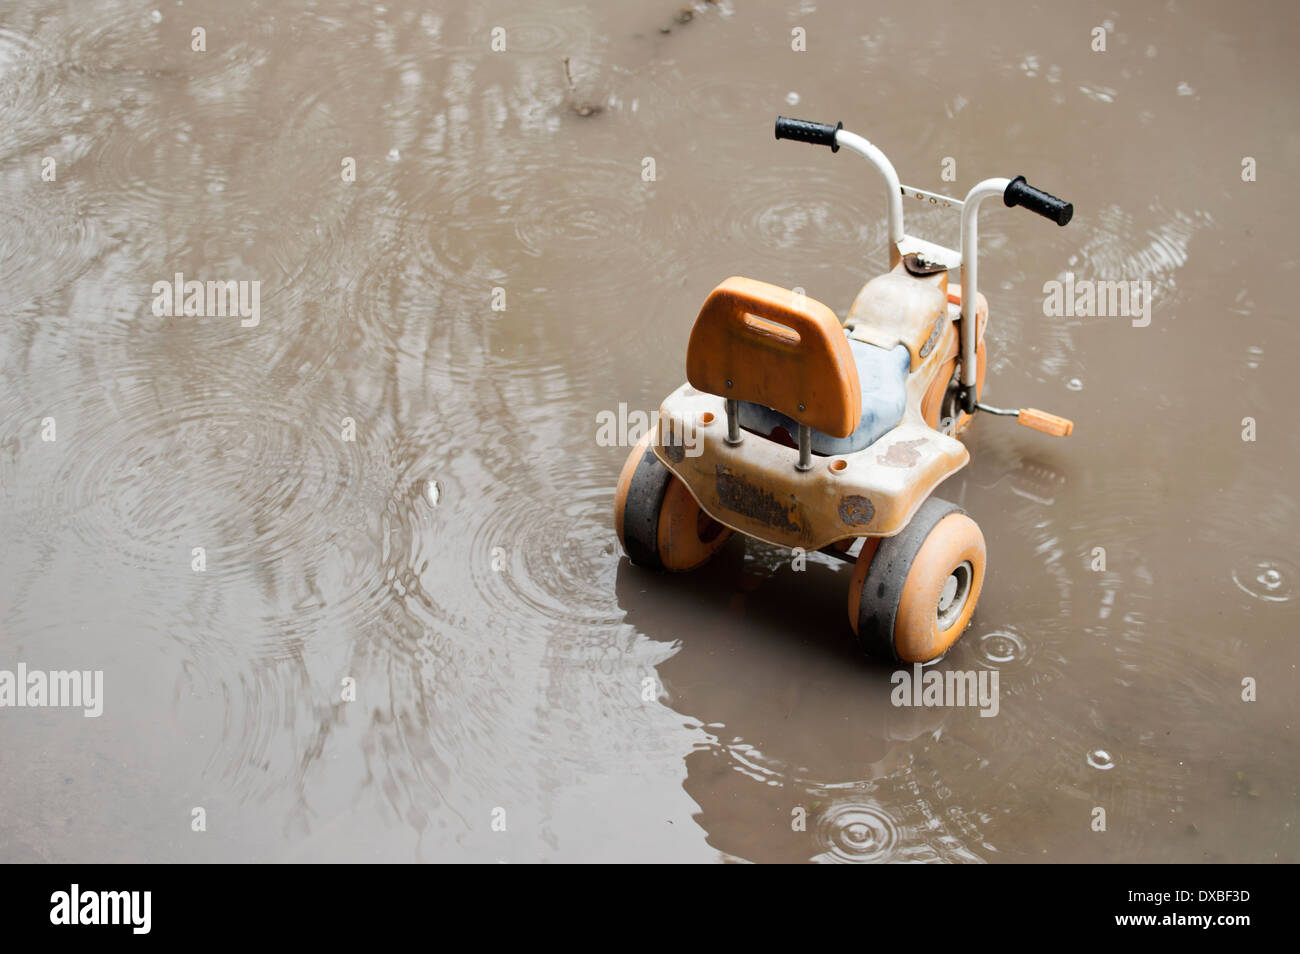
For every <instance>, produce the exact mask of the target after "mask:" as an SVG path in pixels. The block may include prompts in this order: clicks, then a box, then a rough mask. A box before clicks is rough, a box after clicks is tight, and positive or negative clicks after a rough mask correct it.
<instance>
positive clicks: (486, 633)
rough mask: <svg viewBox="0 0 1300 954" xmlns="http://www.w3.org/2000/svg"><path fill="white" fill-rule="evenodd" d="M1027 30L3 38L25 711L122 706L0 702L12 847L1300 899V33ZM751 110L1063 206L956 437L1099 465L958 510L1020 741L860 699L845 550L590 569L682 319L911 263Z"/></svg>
mask: <svg viewBox="0 0 1300 954" xmlns="http://www.w3.org/2000/svg"><path fill="white" fill-rule="evenodd" d="M1019 10H1020V8H1019V7H1017V6H1016V5H1014V4H995V5H994V6H993V7H989V6H988V5H981V6H979V7H978V8H975V7H971V8H969V9H967V8H965V7H961V6H957V7H953V6H951V5H941V4H935V3H921V4H919V5H913V6H912V7H910V8H909V9H908V11H907V12H906V14H905V15H904V14H902V13H899V12H898V11H885V12H883V13H877V12H871V11H867V10H865V9H864V8H862V6H861V5H860V4H853V3H849V2H846V0H845V2H841V0H836V2H826V0H816V2H813V0H807V2H802V3H801V2H789V3H779V4H778V3H759V4H748V3H740V2H738V0H720V2H718V3H704V2H701V3H698V4H696V5H694V6H689V7H687V8H686V11H687V12H689V14H690V15H689V16H687V15H686V13H684V12H683V8H682V6H681V4H680V3H667V4H663V5H660V6H656V5H654V4H639V5H623V4H617V5H616V4H599V3H586V4H582V3H578V4H574V3H570V2H565V3H552V2H541V3H530V4H526V5H524V4H518V3H505V2H492V3H488V4H477V5H473V6H472V7H466V8H461V7H458V6H455V5H447V4H443V5H440V6H439V5H433V6H430V5H429V4H427V3H425V4H416V3H408V2H406V0H388V2H386V3H384V4H382V5H378V6H373V7H370V6H362V5H358V4H354V3H351V2H345V0H324V2H318V3H300V2H290V3H287V4H278V5H277V6H276V8H275V12H274V15H273V16H272V15H271V14H270V13H269V12H268V11H267V10H266V9H264V8H263V7H261V6H259V5H256V4H247V3H243V2H230V0H227V2H220V3H218V2H214V0H209V2H195V0H187V2H186V3H184V4H183V5H182V4H179V3H176V2H172V0H168V2H166V3H160V4H157V5H156V6H155V5H151V4H148V3H146V4H135V3H129V2H125V0H106V2H95V3H87V4H78V5H77V6H76V9H75V10H71V9H69V8H68V7H67V6H66V5H62V4H54V3H49V2H41V0H17V2H15V3H11V4H10V5H9V7H8V9H7V11H6V13H5V15H4V18H3V22H0V129H3V130H4V146H3V149H0V179H2V181H3V187H4V194H5V202H4V205H3V208H2V209H0V317H3V323H2V325H0V373H2V384H0V533H2V534H3V538H4V540H5V546H4V548H3V551H2V552H0V554H2V555H0V670H5V671H7V672H13V671H16V669H17V667H18V665H19V664H23V665H25V666H26V667H28V669H29V670H32V671H35V670H40V671H43V672H55V671H77V672H88V673H95V672H98V673H102V699H101V700H100V702H102V714H100V715H98V716H97V717H94V718H86V717H84V716H83V714H82V712H81V711H78V710H76V709H72V708H58V707H53V706H49V705H45V706H44V707H42V706H33V707H23V708H17V707H15V708H5V709H3V710H0V804H3V805H4V806H5V810H4V812H3V813H2V814H0V859H3V860H6V861H28V860H50V861H73V860H77V861H144V860H157V861H188V860H258V861H276V860H302V861H316V860H330V861H334V860H399V861H406V860H421V861H462V860H477V861H498V860H500V861H515V862H525V861H536V860H551V861H577V860H648V861H671V860H676V861H706V862H707V861H728V860H730V861H753V862H764V861H789V862H806V861H833V862H884V861H949V862H957V861H979V862H997V861H1042V860H1047V861H1065V860H1077V861H1109V862H1120V861H1156V862H1167V861H1292V862H1294V861H1297V860H1300V824H1298V822H1300V818H1298V817H1297V816H1298V811H1297V805H1298V804H1300V801H1298V799H1297V792H1296V779H1297V778H1298V777H1300V772H1298V771H1297V769H1298V768H1300V755H1298V750H1297V746H1296V744H1295V718H1296V706H1295V701H1294V700H1295V691H1294V690H1295V680H1296V666H1297V663H1300V648H1298V646H1300V644H1298V643H1297V641H1296V633H1297V625H1298V624H1300V614H1298V613H1297V585H1300V570H1297V565H1300V564H1298V563H1297V559H1298V558H1297V556H1296V553H1297V549H1296V542H1295V541H1296V534H1297V530H1300V514H1298V512H1297V505H1296V500H1295V492H1294V485H1295V480H1294V474H1295V472H1296V470H1297V466H1298V465H1300V454H1298V453H1297V443H1296V441H1295V438H1294V427H1293V423H1292V421H1291V413H1290V407H1291V404H1292V403H1293V398H1292V395H1291V392H1290V384H1291V378H1292V377H1293V375H1292V373H1291V369H1290V365H1291V360H1292V357H1293V356H1294V355H1295V354H1296V353H1297V348H1298V347H1300V331H1298V330H1297V325H1296V323H1295V320H1294V316H1293V313H1292V312H1293V309H1292V308H1291V306H1290V304H1289V302H1284V301H1283V299H1284V298H1286V297H1287V296H1288V295H1289V294H1290V290H1291V288H1292V286H1293V285H1294V281H1293V278H1294V274H1295V271H1296V253H1295V241H1294V232H1295V228H1294V225H1293V223H1294V222H1295V221H1296V213H1297V209H1296V208H1295V206H1296V203H1297V199H1296V196H1295V190H1294V189H1293V188H1292V187H1291V186H1290V185H1289V178H1288V171H1289V170H1291V169H1294V168H1295V167H1296V163H1297V161H1298V160H1300V139H1297V137H1296V136H1295V134H1294V129H1295V128H1297V119H1300V116H1297V112H1298V111H1300V110H1298V107H1297V106H1296V103H1295V100H1294V96H1293V94H1292V90H1293V89H1294V88H1295V86H1296V69H1297V67H1296V65H1295V58H1294V51H1293V45H1294V44H1293V43H1292V38H1293V37H1294V34H1295V27H1296V26H1297V22H1296V13H1295V12H1294V10H1293V9H1292V8H1291V7H1290V6H1288V5H1286V4H1282V3H1277V4H1265V5H1263V6H1260V7H1252V8H1250V9H1249V10H1248V11H1242V10H1239V9H1228V8H1222V7H1221V6H1219V5H1216V4H1213V3H1209V2H1193V3H1178V4H1177V5H1176V11H1175V12H1170V13H1165V12H1162V11H1156V10H1152V11H1150V12H1141V13H1125V14H1123V15H1122V16H1121V15H1116V14H1115V13H1113V12H1112V11H1110V10H1109V9H1108V8H1102V7H1088V6H1087V5H1084V6H1077V7H1071V9H1070V10H1069V11H1058V12H1054V13H1052V14H1051V15H1050V18H1049V19H1048V20H1047V21H1044V20H1043V19H1042V17H1041V16H1040V17H1031V18H1025V17H1023V16H1022V15H1021V14H1020V12H1018V11H1019ZM1099 27H1100V28H1101V29H1102V31H1103V33H1104V36H1105V40H1106V49H1105V51H1098V50H1094V49H1093V46H1094V45H1095V38H1094V32H1093V31H1094V30H1095V29H1096V28H1099ZM1288 28H1289V29H1288ZM800 37H802V46H803V48H802V49H797V47H799V46H800ZM778 114H786V115H791V114H792V115H796V116H805V115H806V116H808V117H810V118H813V119H819V120H829V121H831V122H834V121H836V120H841V119H842V120H843V121H844V123H845V126H846V127H848V128H851V129H853V130H855V131H857V132H859V133H861V134H863V135H865V136H867V137H868V138H870V139H871V140H872V141H873V142H876V143H878V144H879V145H880V146H881V147H882V148H883V149H884V150H885V151H886V152H887V153H888V154H889V156H890V158H891V159H892V161H893V162H894V164H895V165H896V166H897V168H898V169H899V171H900V173H901V174H902V177H903V180H904V182H907V183H908V184H909V185H914V186H915V187H917V188H921V189H929V190H936V191H939V192H943V193H946V194H957V195H964V194H965V192H966V190H967V189H969V188H970V186H972V185H973V184H975V183H976V182H977V181H979V180H980V179H983V178H985V177H987V176H1014V175H1017V174H1024V175H1026V176H1027V178H1028V179H1029V180H1030V181H1033V182H1038V183H1041V184H1043V185H1044V186H1045V187H1047V188H1049V189H1050V190H1051V191H1054V192H1058V193H1060V194H1062V195H1065V196H1067V197H1068V198H1070V199H1071V200H1072V201H1073V202H1074V206H1075V210H1076V213H1075V218H1074V221H1073V222H1072V223H1071V224H1070V225H1069V227H1067V228H1064V229H1058V228H1056V227H1055V226H1050V225H1049V224H1048V223H1045V222H1043V221H1041V220H1039V219H1036V218H1034V217H1033V216H1029V215H1025V214H1023V213H1021V212H1019V210H1008V209H1005V208H1002V207H1001V203H989V204H988V208H987V211H986V212H985V214H984V215H983V216H982V220H981V243H982V250H983V256H982V268H981V280H982V281H981V289H982V290H983V291H984V293H985V294H986V295H987V297H988V299H989V301H990V321H989V331H988V336H989V337H988V343H989V363H988V386H987V388H986V394H987V398H986V400H988V401H990V402H991V403H993V404H996V405H999V406H1007V407H1011V406H1015V407H1031V406H1032V407H1041V408H1044V409H1047V410H1050V411H1052V412H1054V413H1058V414H1062V415H1064V416H1066V417H1069V418H1071V419H1072V420H1073V421H1074V422H1075V432H1074V434H1073V436H1071V437H1069V438H1068V439H1066V440H1064V441H1054V440H1053V439H1052V438H1048V437H1045V436H1044V435H1041V434H1036V433H1034V432H1032V431H1029V430H1027V429H1024V428H1018V427H1016V426H1015V424H1014V422H1012V421H1007V420H1001V419H997V418H994V417H992V416H989V415H985V416H982V417H980V418H978V419H977V420H976V421H975V422H974V423H973V425H972V427H971V429H970V431H969V432H968V433H967V436H966V442H967V446H968V447H969V449H970V451H971V455H972V460H971V464H970V465H969V466H968V467H967V468H966V469H964V470H962V471H960V472H959V473H958V474H956V475H955V476H953V477H951V478H950V479H949V480H948V481H947V482H946V483H945V484H944V485H943V486H942V487H941V488H940V490H939V493H940V495H941V496H943V497H945V498H946V499H949V500H952V501H954V502H955V503H957V504H959V505H960V506H961V507H963V508H964V509H965V510H966V511H967V512H969V513H970V514H971V515H972V516H973V517H974V518H975V519H976V520H977V521H978V522H979V524H980V526H981V527H982V529H983V533H984V535H985V538H986V540H987V544H988V550H989V561H990V562H989V575H988V577H987V579H986V580H985V584H984V591H983V595H982V596H981V598H980V603H979V608H978V610H977V612H976V614H975V618H974V624H973V626H972V627H971V629H970V630H969V631H968V632H967V634H966V635H965V637H964V638H963V639H962V640H961V641H960V642H959V643H958V644H957V646H956V647H955V648H954V650H953V651H952V652H951V653H950V654H949V656H948V657H946V658H945V659H944V660H943V661H942V662H941V663H939V664H938V666H937V669H938V670H939V671H941V672H946V671H951V670H960V671H971V672H994V671H995V672H996V673H997V674H998V679H997V680H996V682H995V684H996V685H997V686H998V687H999V700H998V706H997V712H996V715H995V716H993V717H988V718H986V717H982V716H981V712H980V709H979V707H978V706H942V705H941V706H926V705H917V706H898V705H895V704H893V703H892V702H891V698H890V695H891V690H892V689H893V686H892V685H891V683H890V675H891V669H890V667H887V666H884V665H881V664H877V663H873V662H871V661H868V660H866V659H864V658H862V657H861V655H860V653H859V650H858V649H857V646H856V643H855V641H854V639H853V636H852V633H851V631H850V629H849V627H848V625H847V620H846V610H845V600H846V594H847V589H848V585H849V577H850V575H851V572H852V571H851V570H850V568H849V567H846V566H844V565H843V564H842V563H839V562H837V561H834V560H831V559H829V558H825V557H822V556H820V555H813V556H811V557H809V559H808V561H807V565H806V567H805V568H803V569H801V570H796V569H795V568H794V567H793V565H792V561H791V559H790V554H789V553H787V552H785V551H781V550H778V549H776V548H773V547H768V546H765V545H763V544H760V543H756V542H754V541H745V540H742V539H741V538H739V537H736V538H734V539H733V540H732V541H731V542H730V543H729V544H728V545H727V546H726V548H725V549H724V550H723V551H722V552H721V553H720V554H719V556H718V557H717V558H715V560H714V561H713V562H712V563H711V564H709V565H708V566H707V567H705V568H703V569H702V570H700V571H698V572H697V573H693V574H690V575H685V576H672V577H667V576H662V575H659V574H655V573H651V572H647V571H644V570H642V569H640V568H638V567H635V566H633V565H631V564H629V563H628V561H627V560H626V558H625V557H624V556H623V555H622V552H621V551H620V549H619V545H618V541H617V539H616V537H615V534H614V531H613V528H612V514H611V509H612V502H613V495H614V486H615V481H616V480H617V477H618V473H619V468H620V467H621V465H622V463H623V460H624V457H625V456H626V454H627V452H628V447H627V446H626V445H627V444H628V443H629V442H634V440H635V438H632V437H631V435H630V434H628V433H627V430H628V429H627V428H623V429H621V430H620V431H619V433H620V435H621V436H620V437H619V438H618V439H617V440H613V441H610V440H601V439H598V434H599V432H600V430H601V428H600V423H599V422H600V421H601V420H602V417H603V416H607V415H609V414H619V415H621V416H620V420H625V419H630V418H629V417H628V414H626V413H624V412H625V411H626V410H627V409H631V411H632V412H636V413H637V414H639V415H642V416H644V419H648V416H649V415H650V414H651V413H652V412H654V411H655V410H656V409H657V408H658V407H659V404H660V402H661V401H662V399H663V398H664V396H665V395H667V394H668V393H669V392H671V391H672V390H673V389H674V388H676V387H677V386H678V385H679V384H680V383H681V381H682V380H683V377H684V358H685V349H686V341H687V337H688V335H689V332H690V328H691V324H692V321H693V320H694V318H695V315H696V314H697V312H698V310H699V308H700V305H701V304H702V303H703V301H704V299H705V297H706V296H707V294H708V293H709V291H710V290H711V289H712V288H713V287H714V286H715V285H716V284H718V283H719V282H720V281H722V280H723V279H724V278H726V277H727V276H729V275H747V276H751V277H754V278H758V279H761V280H763V281H767V282H771V283H774V284H778V285H782V286H785V287H790V288H796V287H797V288H801V289H804V290H805V291H806V293H807V294H808V295H809V296H811V297H813V298H816V299H818V300H820V301H823V302H825V303H827V304H828V305H829V306H830V307H831V308H832V309H833V310H835V311H836V312H837V313H838V314H840V315H841V316H842V315H844V314H845V313H846V312H847V309H848V306H849V304H850V303H851V301H852V300H853V296H854V295H855V294H856V293H857V291H858V289H859V288H860V287H861V286H862V284H863V283H864V282H865V281H866V280H868V279H869V278H871V277H873V276H874V275H876V274H878V273H880V272H881V271H883V270H884V268H885V265H886V254H887V253H886V242H887V233H886V228H885V217H884V201H883V198H884V196H883V190H882V189H881V188H880V187H879V183H878V182H877V181H876V179H875V178H874V173H873V172H872V171H871V170H870V169H869V168H867V167H866V166H865V164H863V163H862V162H861V161H860V160H858V159H856V158H854V157H847V158H846V154H845V153H840V154H838V155H832V154H831V153H830V152H829V151H827V150H824V149H816V150H814V149H812V148H809V147H806V146H801V145H797V144H793V143H786V142H776V141H774V139H773V135H772V122H773V120H774V118H775V117H776V116H777V115H778ZM1247 160H1250V162H1249V163H1247ZM949 170H955V171H954V172H953V175H954V178H951V179H949V178H945V174H946V172H947V171H949ZM1248 172H1249V173H1250V175H1247V173H1248ZM995 206H996V207H995ZM906 214H907V223H908V227H909V231H910V232H914V233H916V234H920V235H924V236H926V237H929V238H933V239H934V240H935V241H940V242H945V243H947V244H953V245H955V244H956V242H957V224H956V218H955V216H953V215H952V214H951V212H948V211H945V210H942V209H937V208H929V207H926V206H923V205H920V204H919V203H918V204H917V205H915V206H914V205H912V204H909V205H908V206H907V211H906ZM178 275H179V276H181V278H180V279H179V281H178V280H177V276H178ZM1067 279H1068V282H1069V286H1068V287H1070V288H1071V289H1073V288H1075V287H1079V283H1080V282H1090V283H1105V282H1138V283H1145V284H1143V285H1142V288H1143V289H1144V294H1145V295H1146V296H1147V299H1146V306H1147V307H1149V313H1144V314H1143V315H1142V320H1130V318H1128V317H1116V316H1110V317H1089V316H1085V315H1082V314H1080V313H1078V312H1077V311H1075V310H1073V309H1071V310H1067V311H1064V312H1062V313H1060V314H1058V315H1055V316H1051V317H1049V316H1048V315H1047V313H1046V312H1045V310H1044V303H1045V299H1046V298H1047V297H1048V295H1047V289H1046V288H1045V283H1048V282H1058V283H1060V285H1061V287H1062V288H1065V287H1067V286H1066V282H1067ZM186 282H194V283H199V285H198V286H197V287H198V289H199V290H200V291H201V293H199V292H196V296H195V297H193V298H192V299H191V296H190V289H189V288H188V287H187V286H186ZM159 283H162V285H163V286H165V287H168V288H169V290H168V291H167V293H166V295H167V298H168V300H167V301H166V302H165V303H162V304H160V303H159V301H158V299H159V296H160V295H161V294H163V293H162V292H161V291H160V290H159V289H158V288H157V287H156V286H158V284H159ZM227 283H235V284H233V285H228V284H227ZM178 285H179V287H177V286H178ZM214 286H215V288H214ZM223 296H224V297H223ZM254 310H255V312H256V320H255V321H254V320H253V315H254ZM620 445H621V446H620ZM1247 696H1248V697H1249V700H1247V698H1246V697H1247ZM1098 807H1101V808H1103V809H1104V810H1105V816H1106V830H1105V831H1104V832H1102V831H1098V830H1095V825H1094V818H1095V815H1094V809H1096V808H1098Z"/></svg>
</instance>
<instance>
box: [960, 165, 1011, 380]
mask: <svg viewBox="0 0 1300 954" xmlns="http://www.w3.org/2000/svg"><path fill="white" fill-rule="evenodd" d="M1010 184H1011V180H1010V179H985V180H984V181H983V182H981V183H979V185H977V186H975V187H974V188H973V189H971V190H970V192H968V193H966V203H965V204H964V205H963V206H962V207H961V383H962V387H964V388H973V387H975V378H976V374H977V372H978V370H979V369H978V368H977V367H976V363H977V362H976V360H975V348H976V345H977V343H978V342H977V338H976V333H977V331H978V329H977V328H976V322H977V321H978V316H977V311H978V309H977V307H976V305H977V302H976V298H975V296H976V295H977V294H978V293H979V248H978V246H979V227H978V220H979V214H980V203H981V202H983V201H984V200H985V199H991V198H993V197H994V196H1000V195H1002V194H1003V193H1004V192H1006V190H1007V186H1009V185H1010Z"/></svg>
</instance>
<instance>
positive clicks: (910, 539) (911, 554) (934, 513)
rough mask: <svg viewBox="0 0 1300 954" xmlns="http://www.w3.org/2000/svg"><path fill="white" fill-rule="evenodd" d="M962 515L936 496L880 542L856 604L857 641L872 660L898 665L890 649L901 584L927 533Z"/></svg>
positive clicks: (957, 508)
mask: <svg viewBox="0 0 1300 954" xmlns="http://www.w3.org/2000/svg"><path fill="white" fill-rule="evenodd" d="M953 513H961V514H964V513H966V511H965V510H963V509H962V508H961V507H958V506H957V505H956V504H954V503H949V502H948V501H946V500H941V499H939V498H938V497H931V498H930V499H929V500H927V501H926V502H925V503H923V504H921V506H920V509H918V510H917V511H916V513H915V514H914V515H913V516H912V519H911V521H910V522H909V523H908V525H907V526H906V527H904V528H903V529H902V530H901V531H899V532H898V533H897V534H895V535H894V536H892V537H885V538H884V539H883V540H881V541H880V546H879V547H878V548H877V549H876V553H875V556H874V557H872V559H871V566H870V568H868V570H867V576H866V579H865V580H863V581H862V596H861V599H860V601H859V603H858V642H859V644H860V645H861V646H862V650H863V652H865V653H866V654H867V655H868V656H872V657H874V658H876V659H884V660H888V661H890V662H899V658H898V653H897V652H896V651H895V649H894V622H895V620H896V618H897V616H898V605H899V603H900V602H901V601H902V599H903V585H904V583H906V582H907V573H908V571H909V570H911V568H912V561H913V560H915V559H916V555H917V554H918V553H919V552H920V551H921V547H922V545H923V544H924V543H925V539H926V537H928V536H929V535H930V531H931V530H933V529H934V527H935V525H936V524H937V523H938V522H939V521H940V520H942V519H943V518H944V517H946V516H948V515H949V514H953Z"/></svg>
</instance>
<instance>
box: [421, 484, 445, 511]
mask: <svg viewBox="0 0 1300 954" xmlns="http://www.w3.org/2000/svg"><path fill="white" fill-rule="evenodd" d="M424 495H425V496H426V497H428V498H429V503H431V504H432V505H433V506H435V507H436V506H438V498H439V497H441V496H442V491H441V490H440V489H439V488H438V482H437V481H436V480H429V481H426V482H425V485H424Z"/></svg>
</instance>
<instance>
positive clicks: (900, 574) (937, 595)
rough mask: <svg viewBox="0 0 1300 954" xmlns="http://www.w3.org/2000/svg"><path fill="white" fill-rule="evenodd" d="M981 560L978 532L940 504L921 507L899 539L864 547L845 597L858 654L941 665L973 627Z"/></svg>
mask: <svg viewBox="0 0 1300 954" xmlns="http://www.w3.org/2000/svg"><path fill="white" fill-rule="evenodd" d="M986 556H987V554H986V550H985V545H984V534H983V533H981V532H980V528H979V526H978V524H976V523H975V521H974V520H972V519H971V518H970V517H969V516H968V515H967V514H966V512H965V511H964V510H962V509H961V508H960V507H958V506H957V505H956V504H952V503H949V502H948V501H946V500H940V499H939V498H937V497H931V498H930V499H929V500H927V501H926V502H925V503H923V504H922V505H921V507H920V509H919V510H917V512H916V515H915V516H913V517H912V520H911V522H910V523H908V525H907V526H906V527H904V528H903V530H902V531H901V532H900V533H898V534H897V535H895V536H892V537H886V538H884V539H882V540H881V541H880V544H879V546H877V547H874V548H870V549H868V548H867V547H865V546H864V547H863V551H862V554H861V555H860V556H859V557H858V560H859V563H861V562H862V561H863V560H864V558H865V560H866V561H867V562H866V566H865V569H864V568H863V567H862V566H859V567H856V568H855V572H854V574H853V584H852V586H853V590H852V591H851V592H850V594H849V610H850V621H851V622H852V624H853V631H854V632H855V633H856V634H857V636H858V640H859V642H860V643H861V644H862V648H863V649H864V650H865V651H866V652H867V653H869V654H870V655H873V656H878V657H882V658H885V659H890V660H893V661H895V662H906V663H926V662H930V661H931V660H934V659H938V658H939V657H940V656H942V655H943V654H944V653H946V652H947V651H948V650H949V649H951V648H952V645H953V643H955V642H956V641H957V639H958V638H959V637H960V636H961V634H962V633H963V632H965V630H966V627H967V626H969V625H970V622H971V617H972V616H973V615H974V613H975V604H976V603H978V602H979V597H980V590H981V589H982V588H983V586H984V567H985V562H986ZM855 604H856V605H855ZM855 611H856V612H855Z"/></svg>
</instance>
